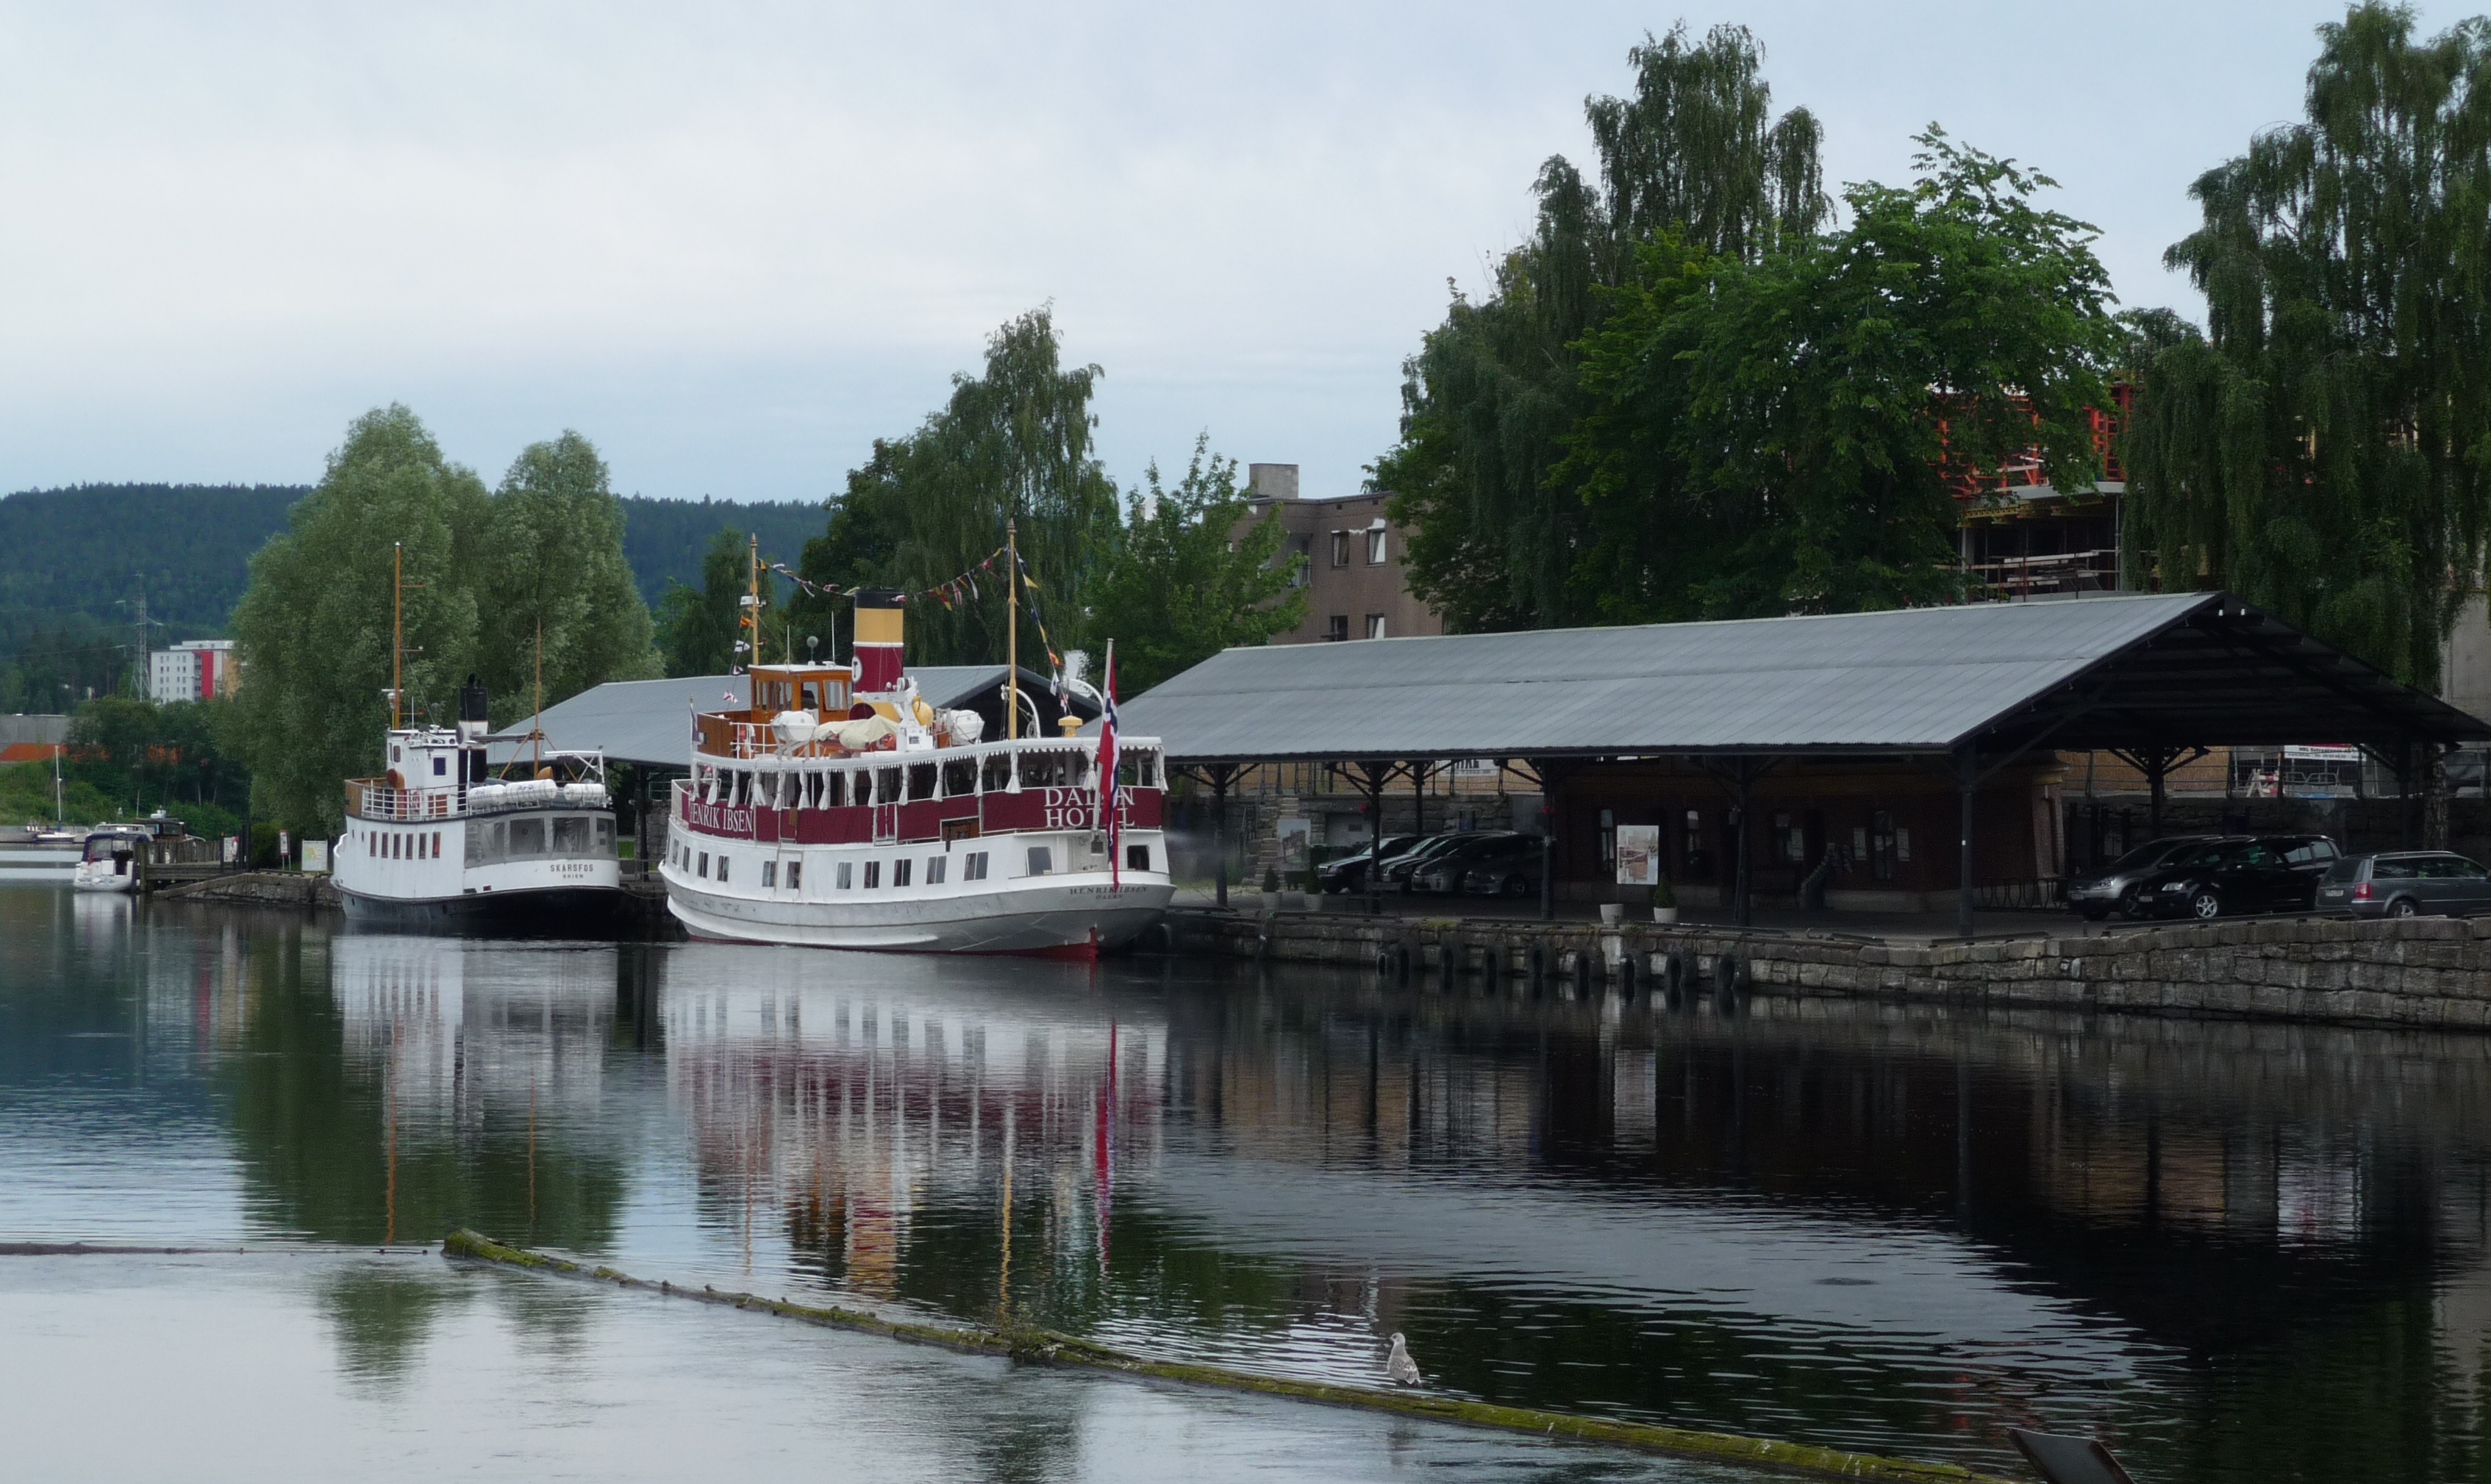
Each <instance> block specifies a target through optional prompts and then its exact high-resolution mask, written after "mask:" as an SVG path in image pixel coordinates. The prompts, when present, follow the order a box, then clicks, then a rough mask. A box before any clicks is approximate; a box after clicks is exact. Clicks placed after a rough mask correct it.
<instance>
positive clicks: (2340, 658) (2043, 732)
mask: <svg viewBox="0 0 2491 1484" xmlns="http://www.w3.org/2000/svg"><path fill="white" fill-rule="evenodd" d="M1121 725H1122V729H1123V730H1124V731H1125V732H1126V733H1128V734H1129V735H1132V736H1135V737H1144V736H1149V737H1157V738H1158V739H1159V740H1160V741H1161V742H1163V744H1164V745H1165V747H1166V751H1167V756H1168V760H1169V761H1170V762H1171V763H1173V764H1179V765H1193V766H1202V765H1215V764H1250V763H1261V762H1279V761H1290V760H1302V761H1310V762H1313V761H1329V762H1342V761H1353V760H1386V759H1389V760H1394V761H1406V762H1418V761H1426V760H1449V759H1457V758H1517V759H1518V758H1529V759H1564V758H1583V759H1592V758H1627V757H1637V756H1644V755H1687V756H1702V755H1707V754H1712V755H1723V756H1747V757H1755V756H1771V755H1786V756H1829V757H1831V756H1843V755H1856V756H1887V757H1894V756H1909V755H1915V754H1919V755H1946V754H1954V755H1957V756H1981V757H1997V756H2002V755H2007V754H2013V753H2018V752H2023V751H2026V750H2028V749H2031V748H2035V747H2040V746H2048V747H2051V748H2066V749H2070V750H2077V749H2087V748H2106V749H2119V750H2126V751H2154V750H2157V749H2159V750H2165V751H2167V750H2171V749H2180V748H2187V747H2198V746H2222V745H2229V746H2264V745H2279V744H2284V743H2336V744H2345V745H2357V746H2361V747H2365V748H2368V749H2370V750H2372V751H2373V752H2375V753H2377V754H2378V755H2380V756H2381V757H2382V758H2384V759H2388V760H2397V759H2401V758H2403V757H2405V756H2407V755H2408V754H2407V752H2406V749H2407V748H2409V747H2413V746H2416V745H2428V744H2444V745H2454V744H2460V743H2466V742H2480V741H2484V740H2491V723H2485V722H2484V721H2483V720H2481V719H2480V718H2477V717H2476V716H2473V715H2470V714H2468V713H2465V712H2462V711H2459V710H2458V709H2456V708H2455V707H2453V706H2450V705H2448V704H2447V702H2445V701H2442V700H2440V699H2438V698H2437V697H2435V696H2432V695H2429V694H2427V693H2425V692H2422V691H2420V690H2417V689H2415V688H2413V687H2412V686H2409V685H2405V684H2400V683H2398V682H2397V681H2395V680H2394V679H2392V678H2391V677H2389V676H2387V675H2385V674H2383V673H2381V672H2380V671H2378V670H2376V669H2374V668H2372V667H2371V666H2369V665H2368V664H2365V663H2363V662H2362V661H2360V660H2358V659H2355V658H2353V657H2352V656H2350V655H2345V654H2343V653H2342V652H2340V651H2337V650H2335V649H2333V648H2331V647H2330V646H2328V645H2325V644H2321V643H2319V642H2318V641H2317V640H2315V639H2312V638H2310V637H2308V636H2307V635H2305V634H2302V633H2301V632H2300V631H2299V630H2297V629H2295V628H2294V627H2292V626H2290V625H2288V624H2285V623H2283V622H2282V621H2280V620H2278V619H2276V618H2274V617H2273V616H2272V615H2271V614H2268V613H2266V612H2264V611H2263V610H2261V609H2259V608H2258V607H2256V606H2254V605H2252V604H2250V603H2247V602H2245V601H2243V600H2242V599H2241V598H2239V597H2234V596H2232V595H2230V594H2227V593H2185V594H2168V595H2163V594H2155V595H2132V596H2130V595H2124V596H2118V597H2085V598H2070V599H2066V600H2059V601H2037V602H2013V603H1980V604H1969V605H1964V606H1958V607H1937V608H1913V609H1903V610H1896V611H1890V612H1883V613H1855V614H1839V615H1827V616H1811V617H1796V618H1777V619H1751V620H1740V621H1733V622H1720V623H1696V624H1657V625H1643V626H1623V627H1612V628H1579V629H1538V630H1530V631H1525V632H1517V633H1493V634H1458V635H1452V634H1449V635H1434V636H1426V637H1415V638H1399V639H1375V640H1365V641H1360V642H1355V643H1338V644H1305V645H1275V646H1269V647H1263V648H1251V649H1232V650H1227V651H1224V652H1222V653H1220V654H1218V655H1214V656H1213V657H1211V658H1209V659H1207V660H1204V661H1203V662H1202V663H1200V664H1198V665H1195V666H1194V667H1193V668H1191V669H1189V670H1187V671H1186V672H1184V673H1183V674H1181V675H1178V676H1176V677H1175V678H1173V679H1171V680H1169V681H1167V682H1166V683H1164V684H1160V685H1158V686H1157V687H1155V688H1154V689H1152V690H1150V691H1149V692H1147V693H1146V694H1144V695H1141V696H1138V697H1136V698H1134V699H1133V700H1131V701H1129V702H1127V703H1126V704H1125V705H1124V707H1123V708H1122V714H1121Z"/></svg>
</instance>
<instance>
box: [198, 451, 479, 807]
mask: <svg viewBox="0 0 2491 1484" xmlns="http://www.w3.org/2000/svg"><path fill="white" fill-rule="evenodd" d="M490 503H491V497H490V496H489V495H487V494H486V493H485V492H484V482H483V481H482V480H478V479H477V478H476V476H475V474H474V473H472V472H471V471H469V470H467V469H465V468H463V467H461V466H459V465H457V464H454V463H451V462H450V461H449V460H448V459H446V458H444V457H443V456H442V453H441V448H440V445H438V444H437V443H435V442H434V441H433V439H432V435H431V434H430V433H429V432H427V431H425V426H424V424H423V423H422V422H419V421H418V420H417V418H416V416H415V414H414V413H412V412H409V411H407V409H405V408H404V407H401V406H397V405H395V404H393V405H391V406H389V407H385V408H379V409H376V410H374V411H372V412H369V413H366V414H365V415H364V416H363V417H360V418H358V419H356V420H355V422H353V423H352V424H350V425H349V426H348V428H347V429H346V440H345V442H344V443H343V444H341V445H339V447H338V449H337V451H336V452H334V453H332V454H331V455H330V456H329V467H328V471H327V473H326V474H325V475H323V477H322V478H321V480H320V482H319V484H318V485H317V486H316V487H314V488H313V490H312V491H311V493H310V494H309V495H307V496H305V497H304V498H303V499H302V500H301V501H300V502H298V503H297V504H296V505H295V506H294V508H293V509H290V510H289V511H287V512H286V529H285V531H283V532H282V533H280V534H279V535H278V536H276V537H274V538H271V539H270V540H269V542H268V544H267V545H265V546H263V547H261V548H260V550H259V553H258V555H256V556H254V557H252V558H251V561H250V586H249V590H248V591H246V592H245V593H244V595H243V598H242V602H241V604H240V605H239V606H238V607H237V608H236V610H235V612H234V637H235V639H236V641H237V644H238V648H239V649H240V651H241V655H242V659H243V664H244V667H245V671H244V673H245V677H246V678H245V680H244V681H243V683H242V684H241V686H240V687H239V689H238V690H237V691H236V694H235V705H236V710H237V717H236V720H237V723H238V725H237V727H236V729H235V730H236V735H237V736H238V738H239V739H240V740H241V743H242V745H243V746H244V748H245V749H246V760H247V761H248V762H249V765H250V767H251V769H252V771H253V772H254V774H255V775H256V777H257V779H258V786H259V790H260V803H261V806H262V807H263V808H264V809H266V810H268V811H271V812H272V814H273V817H275V818H277V819H280V820H285V821H289V822H291V823H293V824H294V825H296V826H297V827H298V828H301V829H304V830H306V831H307V832H308V831H312V830H315V829H316V830H331V831H333V830H335V829H337V826H338V824H339V822H340V820H341V819H342V818H343V815H344V799H343V796H342V795H341V793H340V792H339V788H338V784H339V782H340V781H341V780H343V779H345V778H349V777H358V776H368V775H370V774H373V773H377V772H378V771H380V763H381V756H382V753H381V746H382V737H381V734H382V731H383V729H384V728H385V727H386V726H387V724H388V722H389V714H390V708H389V700H388V696H387V694H386V692H387V690H388V688H389V684H390V658H391V656H390V633H391V628H390V603H391V563H392V557H393V552H394V550H395V548H396V547H397V546H399V545H401V544H402V545H403V547H404V549H405V575H406V580H407V582H408V584H409V586H408V588H407V591H406V595H405V605H406V607H405V615H406V617H405V633H406V643H407V645H408V647H409V648H410V649H412V650H414V651H415V653H413V654H410V655H408V656H407V657H406V668H405V686H406V692H407V702H408V711H409V713H411V714H417V715H425V714H432V715H440V716H443V717H448V716H451V715H454V714H455V703H456V692H457V686H458V684H459V682H460V681H461V680H462V679H463V678H464V677H465V676H466V674H467V673H468V671H469V670H471V669H472V668H474V659H475V652H476V634H477V627H478V595H477V584H478V581H479V578H480V575H481V574H482V573H483V572H484V569H485V562H484V552H483V550H482V546H483V542H484V536H485V532H486V530H487V528H488V525H489V520H488V516H489V507H490Z"/></svg>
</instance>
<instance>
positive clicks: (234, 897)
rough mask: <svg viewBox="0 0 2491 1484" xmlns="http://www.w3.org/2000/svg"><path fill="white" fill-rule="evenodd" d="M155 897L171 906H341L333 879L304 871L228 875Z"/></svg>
mask: <svg viewBox="0 0 2491 1484" xmlns="http://www.w3.org/2000/svg"><path fill="white" fill-rule="evenodd" d="M155 895H156V896H158V897H160V898H161V899H163V900H165V901H168V902H219V903H222V904H224V905H226V906H232V907H295V908H330V907H336V906H337V887H335V886H333V885H331V883H330V881H329V878H328V877H326V876H317V875H312V874H310V873H308V872H304V871H228V872H226V873H225V874H224V875H221V876H211V877H209V878H208V879H207V880H205V881H194V882H189V883H186V884H184V885H182V886H178V887H165V888H163V889H162V890H161V891H158V892H156V893H155Z"/></svg>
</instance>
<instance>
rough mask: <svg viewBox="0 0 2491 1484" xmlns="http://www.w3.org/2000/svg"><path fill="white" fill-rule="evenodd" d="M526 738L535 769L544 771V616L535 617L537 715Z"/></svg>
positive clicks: (530, 723)
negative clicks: (531, 745) (532, 748)
mask: <svg viewBox="0 0 2491 1484" xmlns="http://www.w3.org/2000/svg"><path fill="white" fill-rule="evenodd" d="M528 736H529V738H530V739H531V740H533V741H534V742H535V743H536V767H535V769H534V770H533V771H536V772H539V773H542V772H543V771H544V615H543V614H542V613H540V614H538V615H537V713H536V715H535V716H534V717H532V718H530V721H529V725H528Z"/></svg>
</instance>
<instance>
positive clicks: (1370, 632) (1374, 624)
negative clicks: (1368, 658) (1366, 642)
mask: <svg viewBox="0 0 2491 1484" xmlns="http://www.w3.org/2000/svg"><path fill="white" fill-rule="evenodd" d="M1366 637H1368V638H1370V639H1381V638H1383V637H1384V615H1382V614H1380V613H1370V614H1368V615H1367V616H1366Z"/></svg>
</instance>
